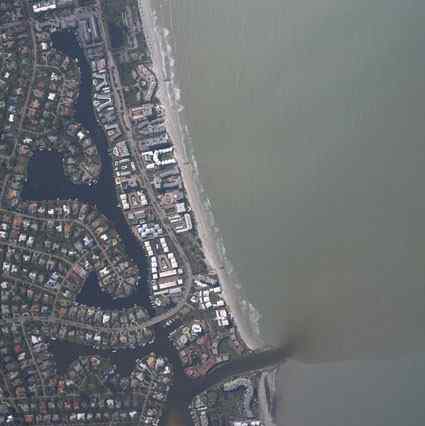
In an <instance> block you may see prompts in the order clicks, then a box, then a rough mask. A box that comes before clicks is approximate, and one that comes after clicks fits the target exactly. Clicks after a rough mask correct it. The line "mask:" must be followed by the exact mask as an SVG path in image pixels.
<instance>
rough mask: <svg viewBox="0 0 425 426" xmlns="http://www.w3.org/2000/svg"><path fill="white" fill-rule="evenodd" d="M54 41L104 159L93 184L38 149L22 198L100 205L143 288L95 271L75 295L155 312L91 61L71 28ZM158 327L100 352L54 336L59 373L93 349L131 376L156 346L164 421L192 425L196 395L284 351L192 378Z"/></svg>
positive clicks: (80, 117)
mask: <svg viewBox="0 0 425 426" xmlns="http://www.w3.org/2000/svg"><path fill="white" fill-rule="evenodd" d="M52 41H53V45H54V47H55V48H56V49H58V50H60V51H62V52H63V53H65V54H66V55H68V56H70V57H72V58H76V59H78V61H79V64H80V70H81V86H80V94H79V97H78V100H77V103H76V117H75V118H76V120H77V121H79V122H80V123H82V124H83V126H84V127H85V128H86V129H87V130H89V131H90V134H91V137H92V138H93V141H94V142H95V143H96V146H97V149H98V151H99V154H100V157H101V160H102V172H101V175H100V177H99V179H98V181H97V183H96V184H94V185H92V186H87V185H75V184H73V183H71V182H70V181H69V180H68V179H67V177H66V176H65V174H64V170H63V166H62V157H61V155H60V154H58V153H56V152H53V151H40V152H36V153H35V154H34V155H33V156H32V158H31V160H30V162H29V169H28V181H27V182H26V185H25V188H24V191H23V199H24V200H27V201H40V200H49V199H61V200H68V199H78V200H80V201H83V202H85V203H88V204H91V205H94V206H96V208H97V209H98V210H99V211H100V212H101V213H103V214H104V215H105V216H106V217H107V218H108V219H109V220H110V221H111V222H112V223H113V225H114V227H115V229H116V230H117V232H118V233H119V235H120V236H121V239H122V241H123V243H124V246H125V248H126V251H127V254H128V255H129V256H130V258H132V259H133V260H134V261H135V263H136V264H137V265H138V267H139V270H140V280H139V287H138V289H137V291H136V294H134V295H132V296H130V297H127V298H121V299H114V298H112V297H111V296H110V295H109V294H107V293H104V292H102V291H101V290H100V287H99V285H98V279H97V275H96V273H94V272H93V273H91V274H90V275H89V277H88V279H87V281H86V283H85V285H84V287H83V289H82V291H81V292H80V294H79V295H78V297H77V301H78V302H79V303H81V304H85V305H88V306H96V307H100V308H102V309H125V308H128V307H130V306H133V305H135V304H137V305H141V306H144V307H145V308H147V309H148V310H149V312H150V314H153V312H152V309H151V306H150V305H149V303H148V291H147V274H146V271H147V269H146V263H145V257H144V255H143V251H142V247H141V245H140V243H139V242H138V241H137V239H136V238H135V237H134V235H133V234H132V232H131V230H130V228H129V226H128V224H127V222H126V221H125V219H124V216H123V214H122V211H121V210H120V209H119V208H118V201H117V196H116V193H115V188H114V181H113V173H112V162H111V159H110V156H109V153H108V149H107V143H106V138H105V135H104V133H103V130H102V129H101V127H100V126H99V124H98V123H97V121H96V116H95V114H94V110H93V106H92V102H91V90H92V82H91V71H90V68H89V65H88V62H87V60H86V58H85V56H84V53H83V50H82V49H81V48H80V46H79V44H78V40H77V38H76V36H75V34H74V33H72V32H69V31H62V32H56V33H54V34H52ZM154 331H155V336H156V337H155V341H154V342H153V343H152V344H150V345H147V346H144V347H137V348H134V349H126V350H116V351H98V350H95V349H93V348H91V347H88V346H84V345H79V344H71V343H66V342H61V341H59V340H55V341H52V342H51V343H50V350H51V351H52V353H53V354H54V356H55V360H56V363H57V367H58V371H60V372H64V371H66V369H67V368H68V367H69V365H70V364H71V363H72V362H73V361H74V360H76V359H77V358H78V357H79V356H84V355H90V354H99V355H101V356H105V357H108V358H110V359H111V360H112V361H113V362H114V363H115V364H116V365H117V367H118V371H119V373H120V374H122V375H128V374H129V373H130V372H131V371H132V369H133V368H134V366H135V363H136V360H137V359H138V358H141V357H143V356H144V355H146V354H148V353H150V352H153V351H154V352H156V353H158V354H161V355H163V356H166V357H167V358H168V359H169V360H170V361H171V362H172V364H173V367H174V370H175V382H174V385H173V387H172V389H171V392H170V399H169V404H168V405H167V410H166V413H165V415H164V417H163V419H162V424H164V425H168V424H173V422H174V421H176V419H177V418H178V419H182V420H183V421H184V422H185V424H191V418H190V416H189V413H188V410H187V407H188V404H189V403H190V401H191V400H192V399H193V397H194V396H195V395H196V394H198V393H200V392H202V391H203V390H205V389H207V388H208V387H210V386H212V385H214V384H216V383H219V382H220V381H222V380H224V379H225V378H226V377H228V376H231V375H234V374H238V373H242V372H243V371H251V370H254V369H258V368H262V367H264V366H267V365H272V364H276V363H277V362H278V361H279V360H281V359H282V358H283V357H284V356H285V353H284V351H283V350H275V351H267V352H264V353H261V354H255V355H252V356H249V357H247V358H246V359H243V360H236V361H234V362H228V363H223V364H222V365H221V366H219V367H216V368H215V369H214V371H213V372H211V374H210V375H208V376H207V377H206V378H204V379H200V380H192V379H189V378H187V377H186V376H185V374H184V371H183V368H182V365H181V363H180V360H179V357H178V354H177V351H176V350H175V349H174V347H173V346H172V345H171V344H170V342H169V340H168V334H169V332H170V329H169V328H166V327H164V326H161V325H157V326H155V327H154Z"/></svg>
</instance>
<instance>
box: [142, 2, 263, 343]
mask: <svg viewBox="0 0 425 426" xmlns="http://www.w3.org/2000/svg"><path fill="white" fill-rule="evenodd" d="M138 3H139V9H140V13H141V17H142V21H143V28H144V32H145V37H146V41H147V44H148V46H149V49H150V51H151V56H152V62H153V68H154V69H153V71H154V72H155V74H156V76H157V77H158V80H159V89H158V97H159V99H160V101H161V103H162V105H163V107H164V108H165V111H166V117H167V129H168V132H169V134H170V137H171V139H172V141H173V144H174V148H175V155H176V159H177V161H178V164H179V166H180V169H181V172H182V176H183V180H184V185H185V189H186V192H187V195H188V199H189V203H190V205H191V208H192V211H193V213H194V216H195V221H196V225H197V230H198V233H199V236H200V238H201V240H202V245H203V251H204V254H205V257H206V260H207V262H208V264H209V266H210V267H211V268H212V269H214V270H215V271H216V272H217V274H218V277H219V279H220V282H221V285H222V288H223V293H224V298H225V300H226V303H227V304H228V305H229V307H230V309H231V312H232V315H233V318H234V320H235V322H236V325H237V328H238V331H239V333H240V335H241V337H242V339H243V340H244V341H245V343H246V344H247V345H248V346H249V347H250V348H251V349H257V348H260V347H262V346H264V343H263V342H262V341H261V339H260V337H259V335H258V333H256V332H255V331H254V330H255V326H254V324H251V321H250V319H249V318H248V315H247V310H248V311H249V309H253V308H251V307H250V306H249V305H248V304H247V302H244V301H243V300H242V299H241V296H240V292H239V289H238V287H240V286H239V285H238V283H237V281H236V279H235V278H233V277H232V276H231V275H233V274H231V273H230V272H229V271H228V267H226V266H225V265H226V260H225V259H224V258H223V255H222V254H221V252H220V250H219V247H218V244H217V242H218V237H219V233H218V231H217V229H216V227H215V226H214V227H213V224H212V223H211V222H210V220H209V216H208V212H207V210H206V206H205V202H203V195H204V191H203V188H202V185H201V183H200V181H199V176H198V173H197V171H196V164H195V163H194V161H193V159H190V158H189V156H188V152H187V146H186V141H185V139H186V138H187V136H186V135H185V131H184V126H183V125H182V122H181V121H182V120H181V117H180V114H179V106H178V104H177V102H176V99H175V92H174V83H173V82H172V81H169V80H168V79H167V76H165V75H164V69H163V55H164V52H165V49H164V48H163V46H162V41H161V34H160V32H159V29H158V27H157V25H156V18H155V14H154V11H153V9H152V6H151V2H150V0H138ZM204 199H205V197H204Z"/></svg>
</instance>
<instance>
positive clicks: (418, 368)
mask: <svg viewBox="0 0 425 426" xmlns="http://www.w3.org/2000/svg"><path fill="white" fill-rule="evenodd" d="M156 5H157V7H158V10H160V13H161V23H162V24H163V25H165V26H167V27H168V28H170V29H171V30H172V36H173V38H172V39H170V40H171V41H172V43H171V44H172V45H173V48H174V50H175V53H176V59H177V62H176V67H177V69H176V74H177V80H178V83H179V86H180V87H181V89H182V93H183V95H182V96H183V99H182V101H183V104H184V105H185V114H186V117H187V118H188V121H189V123H190V127H191V132H192V136H193V143H194V150H195V155H196V158H197V161H198V165H199V169H200V172H201V178H202V181H203V183H204V184H205V187H206V190H207V192H208V194H209V196H210V199H211V202H212V205H213V210H214V213H215V217H216V220H217V223H218V225H219V227H220V229H221V231H222V234H223V236H224V243H225V246H226V248H227V252H228V254H229V257H230V259H231V261H232V263H233V264H234V266H235V269H236V271H237V273H238V275H239V277H240V280H241V282H242V285H243V294H244V296H245V297H247V298H248V300H250V301H251V302H252V303H254V304H255V306H256V307H257V308H258V310H259V312H260V313H261V315H262V320H261V329H262V335H263V336H264V337H265V338H266V339H267V340H268V341H269V342H275V341H276V340H277V339H279V338H280V337H281V336H282V333H283V332H284V331H285V329H287V328H288V324H296V325H297V326H299V325H301V327H300V330H302V332H303V333H304V336H307V338H306V342H304V343H306V346H305V348H307V349H306V351H307V352H309V354H310V355H311V356H310V360H313V361H317V360H321V361H328V362H329V363H328V364H326V365H322V364H321V365H312V366H309V367H302V366H298V364H295V363H293V364H292V367H291V369H293V371H296V372H297V373H296V374H295V373H291V374H290V375H289V377H286V379H285V380H284V381H285V384H286V385H288V386H287V388H285V408H284V415H283V416H282V417H281V418H282V419H283V420H282V422H283V423H285V424H290V425H291V426H294V425H310V424H311V425H313V424H319V425H323V426H329V425H337V424H338V425H339V424H344V425H353V426H354V425H362V426H369V425H370V426H377V425H381V424H382V425H383V424H386V425H390V426H392V425H396V424H397V425H398V424H400V423H401V422H403V424H405V425H409V426H410V425H412V426H414V425H420V424H423V423H424V420H425V418H424V410H423V408H422V401H423V397H424V396H425V395H424V392H423V391H422V389H423V385H422V383H423V380H424V378H425V355H424V354H422V353H420V352H418V351H421V350H423V348H424V333H423V329H424V324H425V309H424V303H423V301H424V298H425V288H424V287H425V286H424V282H425V267H424V265H425V264H424V262H423V253H425V228H424V226H423V217H424V216H425V215H424V213H425V197H424V196H423V182H424V180H425V179H424V178H425V147H424V142H425V141H424V135H425V121H424V112H425V55H424V54H423V49H424V43H423V40H425V32H424V25H423V22H424V17H425V3H424V2H422V1H419V0H406V1H403V2H400V1H396V0H385V1H384V0H357V1H354V0H339V1H336V0H297V1H295V0H287V1H283V0H263V1H262V2H259V1H254V0H214V1H207V0H202V1H201V0H169V1H163V2H161V1H159V2H157V3H156ZM288 320H290V321H292V322H288ZM409 352H417V353H416V354H413V355H408V353H409ZM400 356H402V357H403V358H402V359H401V360H398V361H370V360H369V361H367V360H365V359H368V358H378V359H380V358H393V357H400ZM358 358H362V359H363V361H361V362H360V361H347V362H344V363H340V362H339V361H343V360H346V359H358ZM331 361H332V362H333V363H330V362H331ZM291 371H292V370H291ZM285 374H288V372H286V373H285ZM285 374H284V376H285ZM371 382H373V384H372V383H371ZM289 384H290V386H289ZM324 389H326V392H324V391H323V390H324ZM369 389H370V391H368V390H369ZM366 396H368V397H366Z"/></svg>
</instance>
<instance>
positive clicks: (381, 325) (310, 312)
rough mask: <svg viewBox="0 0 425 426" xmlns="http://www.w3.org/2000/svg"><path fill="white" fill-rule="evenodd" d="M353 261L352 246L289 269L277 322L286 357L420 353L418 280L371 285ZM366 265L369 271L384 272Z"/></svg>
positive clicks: (424, 288) (424, 315) (423, 292)
mask: <svg viewBox="0 0 425 426" xmlns="http://www.w3.org/2000/svg"><path fill="white" fill-rule="evenodd" d="M357 256H358V257H359V258H361V256H362V253H357V252H356V251H355V249H354V248H353V247H347V248H345V249H344V248H339V250H338V251H333V252H327V253H326V252H323V253H321V254H314V255H313V256H311V257H308V258H307V257H305V258H304V259H303V262H302V263H298V264H296V263H294V264H293V265H292V266H291V268H292V270H291V271H290V278H293V280H292V281H291V282H290V283H289V292H288V300H287V301H286V302H285V303H284V306H283V307H282V311H283V312H285V316H284V317H283V318H281V319H280V322H281V324H282V336H283V338H282V341H283V342H290V348H291V357H292V358H295V359H297V360H299V361H304V362H332V361H344V360H354V359H370V360H373V359H393V358H398V357H400V356H403V355H405V354H408V353H412V352H416V351H421V350H423V349H425V333H424V332H423V330H424V328H425V303H424V300H425V284H424V281H423V280H418V279H417V278H416V277H412V278H407V277H406V279H405V280H401V279H400V281H399V282H397V281H395V283H394V282H389V281H385V280H377V279H376V280H374V279H373V278H374V276H377V275H375V274H372V273H371V272H369V273H367V272H366V271H364V270H362V269H361V268H360V267H359V265H358V263H357V259H356V257H357ZM401 261H404V260H400V262H401ZM362 262H363V260H362ZM370 263H371V264H372V266H371V268H372V267H373V268H377V269H379V268H384V267H386V268H388V267H389V266H388V265H373V261H372V260H370ZM396 273H397V272H396V268H395V267H394V274H396Z"/></svg>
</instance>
